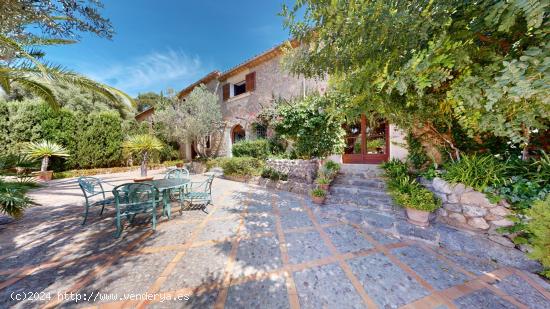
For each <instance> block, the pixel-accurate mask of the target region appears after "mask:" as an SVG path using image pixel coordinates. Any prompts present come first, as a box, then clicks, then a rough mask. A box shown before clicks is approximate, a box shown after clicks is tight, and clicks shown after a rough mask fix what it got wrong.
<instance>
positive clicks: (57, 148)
mask: <svg viewBox="0 0 550 309" xmlns="http://www.w3.org/2000/svg"><path fill="white" fill-rule="evenodd" d="M25 153H26V154H27V155H29V157H31V158H33V159H42V165H41V166H40V171H41V172H47V171H48V163H49V162H50V157H68V156H70V155H69V152H68V151H67V150H66V149H65V148H63V146H61V145H59V144H56V143H53V142H50V141H41V142H39V143H29V144H28V145H27V148H26V149H25Z"/></svg>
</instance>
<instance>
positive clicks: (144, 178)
mask: <svg viewBox="0 0 550 309" xmlns="http://www.w3.org/2000/svg"><path fill="white" fill-rule="evenodd" d="M151 180H153V176H147V177H138V178H134V182H145V181H151Z"/></svg>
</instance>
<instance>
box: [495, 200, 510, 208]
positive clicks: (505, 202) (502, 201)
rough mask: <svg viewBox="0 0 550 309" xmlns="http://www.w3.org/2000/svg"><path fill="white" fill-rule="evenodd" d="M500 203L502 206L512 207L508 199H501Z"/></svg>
mask: <svg viewBox="0 0 550 309" xmlns="http://www.w3.org/2000/svg"><path fill="white" fill-rule="evenodd" d="M498 205H499V206H502V207H506V208H510V207H511V205H510V203H508V201H507V200H505V199H502V200H500V202H498Z"/></svg>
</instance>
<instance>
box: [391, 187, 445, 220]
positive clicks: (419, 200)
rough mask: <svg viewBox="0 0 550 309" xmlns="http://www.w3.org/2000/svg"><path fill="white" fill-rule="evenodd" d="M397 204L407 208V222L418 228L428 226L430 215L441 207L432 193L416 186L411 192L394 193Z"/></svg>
mask: <svg viewBox="0 0 550 309" xmlns="http://www.w3.org/2000/svg"><path fill="white" fill-rule="evenodd" d="M392 195H393V196H394V198H395V200H396V202H397V203H398V204H400V205H402V206H403V207H405V212H406V213H407V221H409V222H410V223H412V224H415V225H418V226H422V227H424V226H428V225H429V218H430V213H431V212H432V211H435V210H436V209H438V208H439V207H440V205H441V203H440V201H439V199H437V198H436V197H435V196H434V195H433V193H432V192H430V191H429V190H427V189H425V188H422V187H420V186H414V187H413V188H412V189H411V190H410V191H409V192H393V194H392Z"/></svg>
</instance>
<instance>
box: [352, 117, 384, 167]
mask: <svg viewBox="0 0 550 309" xmlns="http://www.w3.org/2000/svg"><path fill="white" fill-rule="evenodd" d="M344 129H345V130H346V147H345V149H344V154H343V155H342V161H343V162H344V163H356V164H378V163H382V162H385V161H387V160H388V158H389V152H390V151H389V150H390V142H389V136H390V134H389V126H388V123H387V122H386V121H384V120H383V119H376V120H374V121H369V120H368V119H367V117H366V116H365V115H361V118H360V119H357V121H355V122H353V123H348V124H346V125H344Z"/></svg>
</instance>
